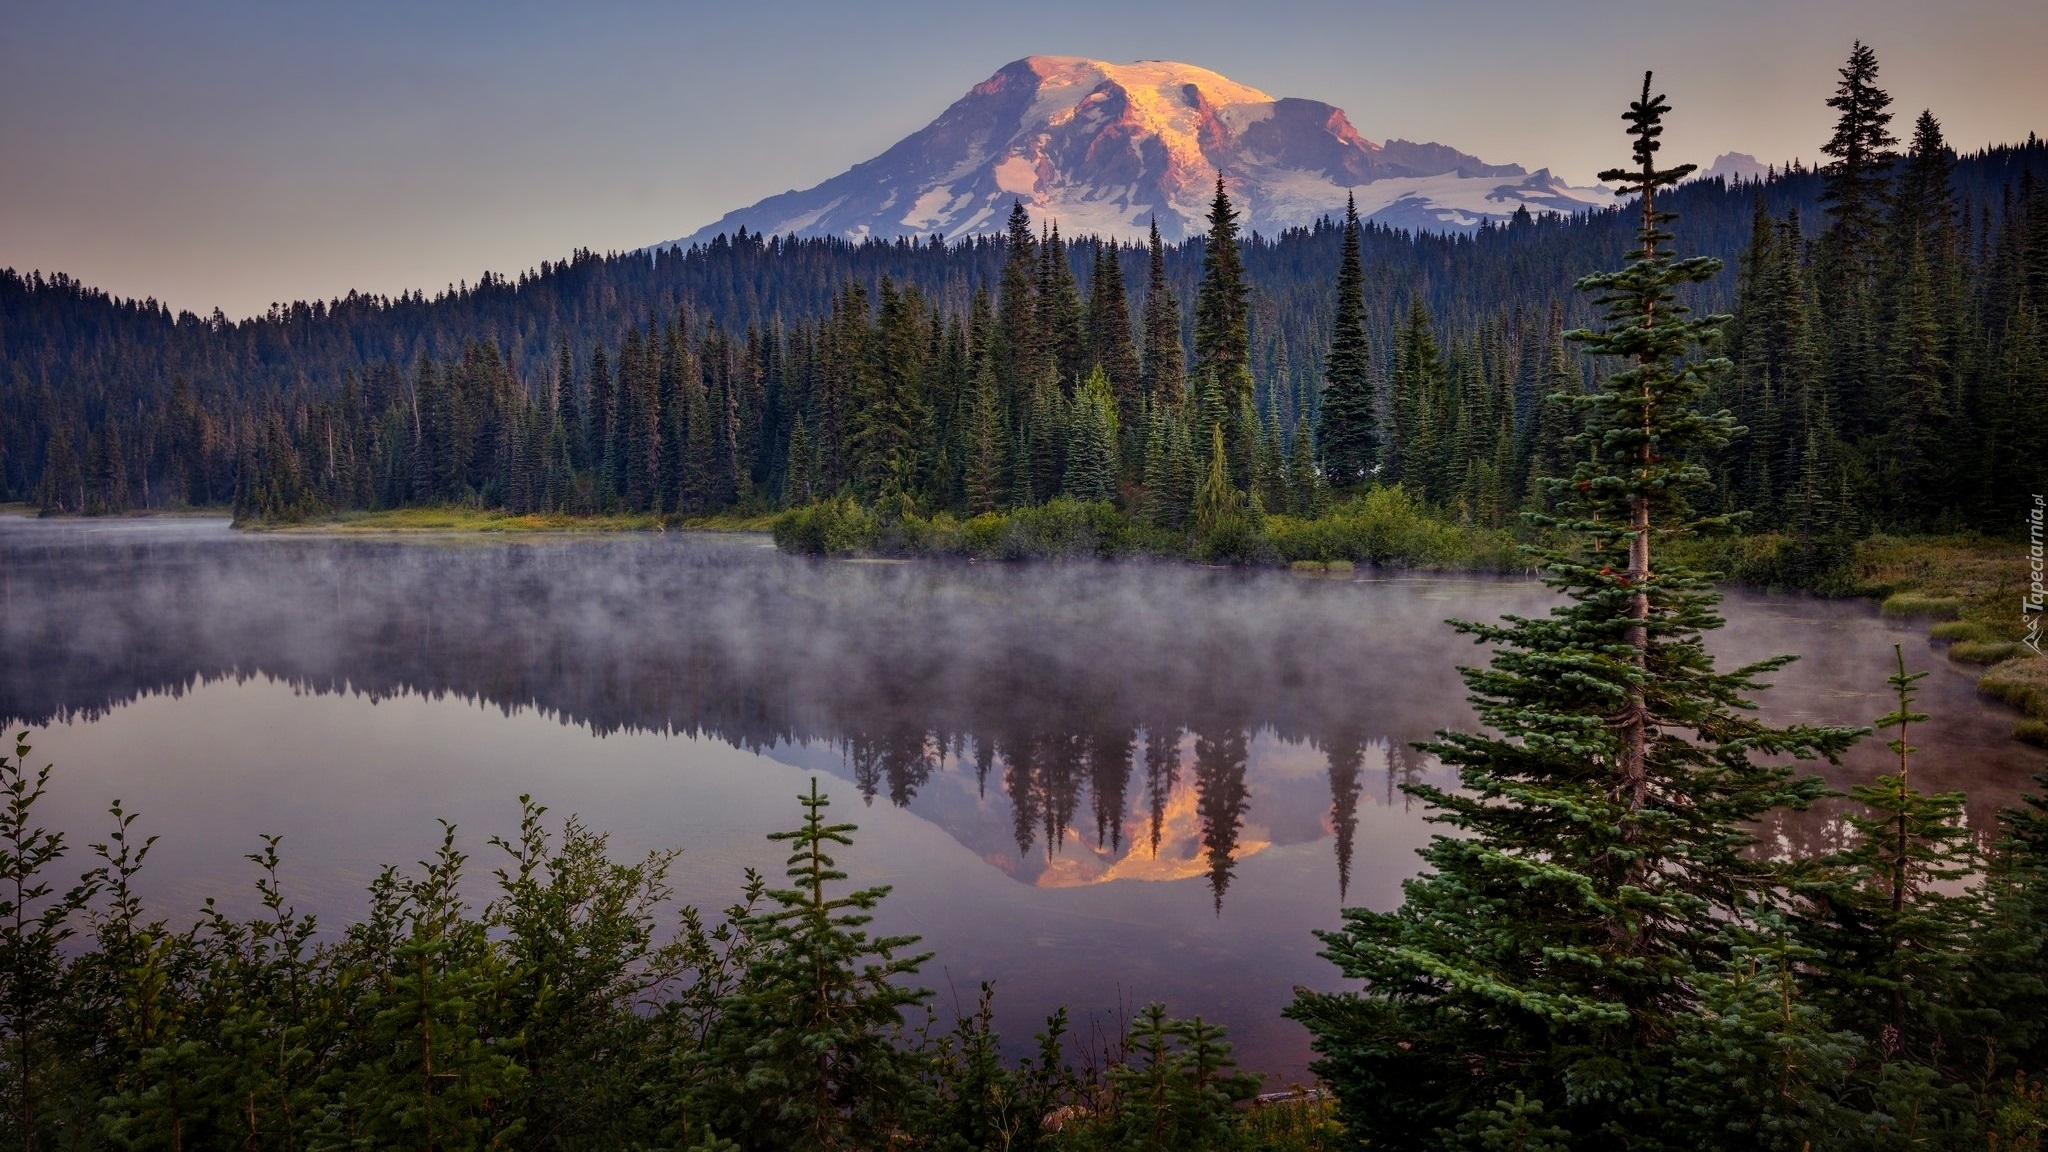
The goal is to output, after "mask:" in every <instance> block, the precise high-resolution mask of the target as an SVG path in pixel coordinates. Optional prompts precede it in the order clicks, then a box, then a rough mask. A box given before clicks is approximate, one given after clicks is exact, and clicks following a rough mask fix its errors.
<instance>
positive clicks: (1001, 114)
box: [678, 56, 1612, 244]
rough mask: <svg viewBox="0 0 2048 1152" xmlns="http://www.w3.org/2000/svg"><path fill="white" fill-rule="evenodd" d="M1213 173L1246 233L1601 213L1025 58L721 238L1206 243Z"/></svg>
mask: <svg viewBox="0 0 2048 1152" xmlns="http://www.w3.org/2000/svg"><path fill="white" fill-rule="evenodd" d="M1218 173H1221V174H1222V176H1223V178H1224V181H1225V183H1226V184H1227V185H1228V187H1229V190H1230V194H1231V198H1232V200H1233V202H1235V203H1236V204H1237V206H1238V208H1239V210H1240V211H1241V212H1242V213H1243V222H1244V226H1245V227H1246V228H1247V229H1248V230H1252V231H1259V232H1263V233H1265V234H1267V235H1275V234H1277V233H1278V232H1280V231H1281V230H1283V229H1285V228H1289V227H1295V226H1301V225H1307V224H1312V223H1313V222H1314V221H1315V220H1316V219H1318V218H1319V217H1322V216H1326V215H1328V216H1334V215H1337V214H1339V213H1341V212H1342V211H1343V209H1344V202H1345V198H1346V196H1347V195H1349V196H1355V197H1356V198H1357V201H1358V210H1359V213H1360V215H1362V216H1366V217H1368V218H1371V219H1374V220H1377V221H1380V222H1381V223H1385V224H1390V225H1393V226H1396V227H1402V228H1411V229H1416V230H1426V231H1439V232H1444V231H1466V230H1470V229H1473V228H1476V227H1478V226H1479V225H1480V224H1481V223H1482V222H1484V221H1486V220H1496V221H1498V220H1505V219H1508V218H1509V217H1511V216H1513V215H1514V214H1515V212H1516V211H1517V210H1518V209H1527V210H1528V211H1529V212H1530V213H1532V214H1537V215H1540V214H1543V213H1560V212H1561V213H1575V212H1582V211H1585V210H1586V209H1588V208H1592V207H1598V206H1604V205H1606V204H1609V203H1611V202H1612V197H1611V196H1609V195H1608V193H1607V191H1606V190H1605V189H1602V188H1598V187H1593V188H1575V187H1572V186H1570V185H1568V184H1566V183H1565V182H1564V181H1562V180H1560V179H1558V178H1557V177H1555V176H1552V175H1551V174H1550V172H1549V171H1548V170H1547V169H1546V170H1540V171H1536V172H1529V171H1526V170H1525V169H1523V168H1522V167H1521V166H1519V165H1515V164H1488V163H1486V162H1484V161H1482V160H1480V159H1479V158H1478V157H1476V156H1472V155H1469V154H1467V153H1464V152H1460V151H1458V150H1457V149H1455V148H1452V147H1449V146H1447V145H1443V144H1417V143H1413V142H1410V141H1407V140H1387V141H1384V142H1380V143H1376V142H1374V141H1372V140H1368V139H1366V138H1365V137H1364V136H1362V135H1360V134H1359V132H1358V130H1357V129H1356V128H1355V127H1353V126H1352V123H1351V120H1350V118H1349V117H1347V116H1346V115H1345V114H1344V111H1343V110H1342V109H1340V108H1337V107H1334V106H1332V105H1329V104H1325V103H1323V102H1321V101H1319V100H1304V99H1297V98H1293V97H1279V98H1276V97H1273V96H1269V95H1267V94H1266V93H1264V92H1261V91H1259V90H1258V89H1256V88H1252V87H1249V86H1247V85H1244V84H1240V83H1238V82H1236V81H1234V80H1231V79H1230V78H1228V77H1226V76H1222V75H1219V74H1217V73H1215V72H1212V71H1210V70H1208V69H1206V68H1199V67H1196V66H1195V65H1192V64H1179V63H1174V62H1171V61H1164V60H1141V61H1138V62H1136V63H1131V64H1111V63H1106V62H1104V61H1101V60H1089V59H1085V58H1082V57H1076V56H1029V57H1026V58H1024V59H1022V60H1018V61H1016V62H1015V63H1012V64H1009V65H1006V66H1004V67H1003V68H1002V69H1000V70H998V71H997V72H996V74H995V75H993V76H991V77H989V78H988V79H987V80H984V81H982V82H981V83H980V84H977V85H975V86H974V87H973V88H972V89H970V90H969V91H968V92H967V94H966V95H965V96H962V97H961V98H960V99H958V100H956V101H954V102H953V104H952V106H951V107H949V108H947V109H946V110H945V111H944V112H942V113H941V114H940V115H939V117H938V119H936V120H933V121H932V122H931V123H930V124H927V125H925V126H924V127H923V128H921V129H919V130H918V131H916V132H913V133H911V134H910V135H909V136H906V137H904V138H903V139H902V140H901V141H899V142H898V143H897V144H896V145H895V146H894V147H891V148H890V149H889V150H888V151H886V152H884V153H882V154H881V155H880V156H877V157H875V158H874V159H872V160H869V161H866V162H864V163H861V164H856V165H854V166H853V167H852V168H850V169H848V170H846V171H845V172H842V173H840V174H839V175H837V176H834V177H832V178H831V179H829V180H827V181H825V182H824V183H822V184H818V185H816V186H815V187H811V188H807V189H803V190H801V191H798V190H792V191H789V192H784V193H782V194H780V195H777V196H770V197H769V198H767V199H766V200H763V201H761V202H760V203H758V204H754V205H751V206H749V207H747V208H742V209H740V210H739V211H736V212H731V213H728V214H727V215H725V216H724V217H723V218H721V219H719V220H718V221H717V222H716V223H713V224H710V225H707V226H706V227H704V228H702V229H699V230H698V231H697V232H695V233H693V234H692V235H690V236H687V237H684V238H683V239H682V240H680V241H678V243H683V244H689V243H700V242H708V241H709V240H711V239H712V238H713V237H715V236H717V235H718V234H720V233H728V234H730V233H735V232H737V231H738V230H739V229H740V228H742V227H744V228H746V229H747V230H748V231H750V232H757V233H768V234H770V235H786V234H791V233H794V234H796V235H799V236H838V237H842V238H845V239H850V240H858V239H863V238H867V237H885V238H886V237H896V236H930V235H939V236H944V237H946V238H948V239H953V238H957V237H961V236H966V235H973V234H976V233H986V232H995V231H1000V230H1001V229H1002V228H1003V226H1004V224H1005V221H1006V220H1007V217H1008V213H1009V209H1010V204H1011V202H1012V201H1022V202H1023V204H1024V206H1025V207H1026V208H1027V209H1029V210H1030V212H1031V214H1032V217H1033V219H1036V220H1052V221H1056V222H1058V224H1059V226H1060V230H1061V231H1062V232H1064V233H1066V234H1067V235H1070V236H1075V235H1083V234H1090V233H1092V234H1096V235H1101V236H1113V237H1118V238H1122V239H1126V240H1135V239H1139V238H1141V237H1142V236H1143V235H1144V234H1145V231H1146V229H1147V228H1148V227H1149V226H1150V224H1151V222H1152V220H1153V219H1154V218H1156V219H1157V220H1158V222H1159V231H1160V233H1161V235H1162V236H1164V237H1165V238H1166V239H1168V240H1180V239H1183V238H1185V237H1187V236H1190V235H1194V234H1198V233H1200V232H1201V231H1202V219H1203V216H1204V214H1205V213H1206V212H1207V210H1208V205H1209V200H1210V197H1211V195H1212V194H1213V192H1214V188H1215V180H1216V176H1217V174H1218Z"/></svg>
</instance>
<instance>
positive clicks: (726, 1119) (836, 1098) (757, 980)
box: [686, 779, 931, 1152]
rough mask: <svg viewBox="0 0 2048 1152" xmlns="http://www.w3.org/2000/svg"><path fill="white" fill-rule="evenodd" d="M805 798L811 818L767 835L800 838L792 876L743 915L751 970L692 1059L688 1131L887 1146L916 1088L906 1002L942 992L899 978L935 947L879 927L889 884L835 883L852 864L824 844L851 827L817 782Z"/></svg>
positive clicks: (744, 1139)
mask: <svg viewBox="0 0 2048 1152" xmlns="http://www.w3.org/2000/svg"><path fill="white" fill-rule="evenodd" d="M800 799H801V800H802V802H803V805H804V823H803V827H801V828H799V829H797V830H795V831H792V832H777V833H774V834H772V835H771V836H770V839H772V840H776V841H786V842H788V843H789V845H790V848H791V852H790V856H789V861H788V867H787V875H788V877H789V887H787V888H771V889H768V890H767V891H766V896H767V899H768V903H769V907H768V908H767V909H765V910H762V911H758V912H755V913H753V914H752V915H750V916H748V917H747V918H746V920H745V921H744V922H743V923H742V924H741V925H740V931H741V932H743V933H744V935H745V939H746V940H747V953H746V961H745V963H746V967H745V972H744V978H743V979H742V980H741V981H740V982H739V983H738V984H737V986H736V987H735V988H734V989H733V990H732V992H731V993H730V994H729V995H728V996H727V997H726V998H725V999H724V1000H723V1002H722V1003H721V1004H720V1005H719V1013H718V1015H717V1017H716V1019H715V1021H714V1022H713V1023H712V1025H711V1030H710V1033H709V1035H708V1036H706V1038H705V1040H704V1043H703V1046H702V1047H701V1048H700V1049H698V1050H697V1051H696V1052H693V1053H690V1054H688V1055H687V1056H686V1059H687V1060H688V1061H689V1063H690V1067H691V1069H692V1077H693V1080H694V1084H693V1087H692V1089H691V1091H690V1099H689V1102H688V1107H689V1115H690V1123H691V1128H692V1129H693V1130H694V1131H695V1132H697V1133H704V1132H712V1133H716V1134H718V1135H720V1136H724V1137H726V1138H728V1139H732V1140H736V1141H738V1142H739V1144H740V1146H741V1147H743V1148H746V1149H761V1150H763V1152H767V1150H771V1149H806V1150H812V1149H839V1148H844V1149H859V1148H874V1147H880V1146H882V1145H885V1144H887V1143H888V1142H889V1140H890V1138H891V1136H892V1134H893V1132H894V1130H895V1128H896V1126H897V1125H898V1124H899V1123H901V1122H902V1120H903V1119H904V1118H905V1116H906V1115H907V1113H908V1111H909V1108H910V1106H911V1104H912V1102H913V1098H914V1095H915V1093H916V1092H917V1090H918V1073H917V1060H918V1057H917V1055H916V1054H915V1053H914V1052H911V1051H909V1050H907V1049H906V1048H904V1047H902V1046H900V1044H899V1040H900V1039H901V1038H902V1036H903V1032H904V1027H903V1025H904V1021H903V1016H902V1014H903V1011H904V1010H905V1009H915V1008H917V1007H919V1006H921V1005H923V1004H924V1003H925V1001H926V1000H928V999H929V998H930V995H931V993H930V992H928V991H926V990H924V989H919V988H910V987H905V986H903V985H902V984H901V983H899V981H900V980H902V979H904V978H908V977H914V976H915V975H916V974H917V972H918V969H919V968H920V967H921V966H922V965H923V964H924V962H925V961H926V960H927V959H929V958H930V954H929V953H924V954H919V955H911V956H903V955H898V953H899V952H901V951H902V950H903V949H905V948H908V947H910V946H912V945H914V944H915V943H916V942H917V940H916V938H915V937H911V936H870V935H869V934H868V932H867V929H866V925H867V924H868V923H869V922H870V921H871V920H872V919H873V915H872V914H873V912H874V909H875V907H876V906H877V905H878V904H880V903H881V901H882V899H883V898H884V897H886V896H887V895H888V894H889V889H888V888H887V887H877V888H862V889H857V890H855V891H852V892H847V893H845V894H843V895H838V894H833V893H832V892H831V891H830V889H831V888H832V886H834V885H836V884H837V883H838V882H839V881H842V880H845V879H846V873H844V872H841V871H840V870H839V869H838V867H837V866H836V865H835V864H834V862H833V859H832V857H831V856H830V855H828V854H827V851H828V849H830V848H831V847H832V846H833V845H840V846H844V845H848V844H851V843H852V840H851V839H849V837H848V835H847V834H848V833H850V832H852V831H854V826H853V825H851V824H828V823H826V821H825V809H826V807H827V806H828V804H829V803H830V801H828V800H827V799H826V797H825V795H824V794H823V793H821V792H819V791H818V784H817V781H816V780H815V779H814V780H812V781H811V789H810V792H809V793H808V794H806V795H804V796H802V797H801V798H800Z"/></svg>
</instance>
